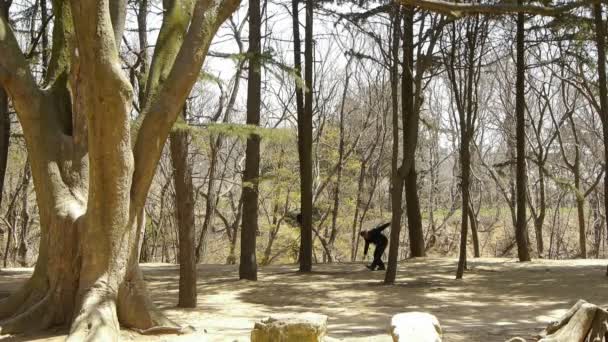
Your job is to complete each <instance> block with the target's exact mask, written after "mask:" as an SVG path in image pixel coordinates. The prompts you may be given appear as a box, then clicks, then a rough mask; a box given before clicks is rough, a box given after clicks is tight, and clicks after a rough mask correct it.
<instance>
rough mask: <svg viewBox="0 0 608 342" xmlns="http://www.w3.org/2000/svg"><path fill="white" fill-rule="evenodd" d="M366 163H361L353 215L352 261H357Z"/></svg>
mask: <svg viewBox="0 0 608 342" xmlns="http://www.w3.org/2000/svg"><path fill="white" fill-rule="evenodd" d="M365 165H366V162H365V161H361V166H360V167H359V180H358V181H357V199H356V200H355V214H354V215H353V226H352V232H351V247H350V261H355V260H357V242H358V241H359V240H358V239H357V221H358V220H359V210H360V209H359V208H360V207H361V194H362V192H363V185H364V182H365V168H366V167H365Z"/></svg>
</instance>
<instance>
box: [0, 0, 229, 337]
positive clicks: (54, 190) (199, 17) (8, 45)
mask: <svg viewBox="0 0 608 342" xmlns="http://www.w3.org/2000/svg"><path fill="white" fill-rule="evenodd" d="M168 2H170V1H168ZM192 4H193V3H192ZM114 6H119V8H118V12H117V11H116V8H114ZM124 6H125V3H124V2H122V1H115V2H109V1H107V0H102V1H94V0H78V1H77V0H73V1H71V7H70V4H69V3H68V2H67V1H66V2H64V3H61V4H60V5H59V6H54V8H53V10H54V11H55V21H54V42H55V44H53V51H52V56H51V60H50V62H49V71H48V75H47V79H48V80H47V82H46V84H48V86H47V87H45V88H44V89H41V88H39V87H38V85H37V84H36V82H35V80H34V77H33V75H32V73H31V72H30V70H29V66H28V63H27V61H26V59H25V57H24V56H23V53H22V52H21V51H20V48H19V45H18V43H17V40H16V39H15V36H14V35H13V33H12V30H11V29H10V27H9V25H8V22H7V20H6V19H5V18H3V17H1V16H0V32H3V34H0V51H2V52H3V53H2V54H0V85H2V86H3V87H5V88H6V89H8V93H9V94H11V98H12V100H13V104H14V107H15V109H16V111H17V114H18V115H19V120H20V123H21V127H22V128H23V133H24V137H25V141H26V146H27V149H28V155H29V158H30V162H31V170H32V178H33V181H34V187H35V189H36V200H37V204H38V208H39V213H40V227H41V235H40V249H39V257H38V262H37V263H36V267H35V269H34V272H33V274H32V277H31V278H30V279H29V280H28V281H27V282H26V284H25V285H24V286H23V287H22V288H21V289H20V290H18V291H16V292H15V293H12V294H11V295H10V296H9V297H8V298H6V299H4V300H3V301H2V302H0V327H1V328H0V333H18V332H23V331H33V330H36V329H43V328H46V327H48V326H51V325H62V324H70V323H71V328H70V336H69V338H68V341H116V340H117V339H118V337H119V328H120V325H119V324H122V325H123V326H125V327H129V328H132V329H136V330H140V331H143V332H152V331H157V328H159V327H162V329H161V330H163V331H173V332H177V331H179V330H180V328H179V327H177V325H176V324H175V323H173V322H171V321H170V320H168V319H167V318H166V317H165V316H163V315H162V314H160V312H159V311H157V310H156V309H155V308H154V305H153V304H152V302H151V300H150V299H149V296H148V294H147V290H146V286H145V283H144V281H143V277H142V274H141V270H140V269H139V266H138V259H139V246H140V244H139V240H140V237H141V234H140V233H141V230H142V228H143V226H144V216H143V208H144V203H145V200H146V196H147V193H148V190H149V188H150V184H151V183H152V180H153V177H154V173H155V169H156V165H157V164H158V161H159V159H160V156H161V154H162V150H163V146H164V143H165V141H166V139H167V137H168V135H169V131H170V129H171V126H172V124H173V122H174V121H175V120H176V118H177V117H178V115H179V113H180V110H181V108H182V106H183V104H184V102H185V100H186V96H187V95H188V93H189V91H190V89H191V88H192V86H193V85H194V83H195V82H196V81H197V79H198V73H199V71H200V69H201V67H202V65H203V62H204V60H205V56H206V54H207V51H208V49H209V46H210V44H211V39H212V38H213V36H214V34H215V32H216V31H217V29H218V28H219V25H220V24H221V23H222V22H223V21H224V20H225V19H226V18H227V17H228V16H229V15H231V13H232V12H234V11H235V10H236V8H237V7H238V2H237V1H231V0H224V1H221V2H215V3H213V4H208V3H204V2H197V5H196V6H195V7H194V9H193V10H191V11H187V12H186V13H188V15H181V16H179V18H180V19H181V20H184V21H185V22H186V24H189V26H188V25H185V26H183V30H182V33H181V35H180V37H176V36H175V35H176V34H179V30H177V31H176V30H169V33H167V30H166V28H164V29H161V33H160V34H159V40H162V39H161V36H163V35H167V36H168V38H169V40H168V41H169V42H172V43H173V45H172V44H169V45H171V46H169V47H167V46H166V45H165V46H163V47H159V48H158V49H159V50H157V51H161V52H169V53H168V55H165V56H164V58H162V59H161V60H162V61H161V62H159V61H158V58H155V59H156V60H157V62H156V63H155V65H156V67H157V69H155V70H158V71H161V72H160V73H162V74H164V75H163V77H160V75H157V77H158V79H157V80H160V79H162V80H163V81H162V82H156V84H162V83H166V86H159V87H155V88H154V89H148V90H149V94H150V96H148V97H147V100H148V103H147V104H146V106H145V107H144V111H143V114H142V116H143V120H142V121H141V125H138V130H137V137H136V139H135V142H134V145H132V144H131V134H132V132H131V118H130V115H131V104H132V93H133V89H132V87H131V84H130V83H129V80H128V79H127V77H126V76H125V75H124V73H123V71H122V67H121V63H120V59H119V54H118V51H119V48H120V46H119V45H118V44H119V42H120V41H121V37H122V32H121V30H120V29H117V28H121V27H123V24H124V23H123V22H122V21H123V20H124V15H122V14H121V13H123V11H126V8H125V7H124ZM177 7H180V9H184V7H183V6H177ZM191 8H192V7H191ZM111 13H117V14H116V15H114V16H111ZM209 13H213V15H209ZM190 18H192V20H190ZM171 20H172V19H171V18H169V16H168V15H166V16H165V18H164V21H171ZM163 26H165V22H164V23H163ZM176 38H178V39H176ZM182 42H183V44H182ZM176 45H177V48H175V47H176ZM172 48H174V49H173V51H168V50H172ZM167 49H168V50H167ZM75 50H77V51H78V55H73V56H72V55H71V54H72V52H73V51H75ZM178 52H179V53H178ZM70 62H71V63H70ZM153 69H154V68H153ZM68 76H69V77H68ZM155 77H156V76H155ZM68 82H69V83H68ZM154 83H155V82H151V84H154ZM68 87H69V88H70V91H68ZM70 102H71V103H70Z"/></svg>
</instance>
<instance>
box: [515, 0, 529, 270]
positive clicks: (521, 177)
mask: <svg viewBox="0 0 608 342" xmlns="http://www.w3.org/2000/svg"><path fill="white" fill-rule="evenodd" d="M517 3H518V4H520V5H521V4H522V3H523V1H522V0H518V1H517ZM516 44H517V63H516V64H517V73H516V74H517V75H516V84H515V87H516V89H515V92H516V95H515V116H516V140H517V169H516V177H515V179H516V187H517V226H516V227H515V239H516V240H517V255H518V257H519V261H530V260H531V259H530V251H529V249H528V238H527V236H528V230H527V224H526V180H527V177H526V176H527V175H526V114H525V107H526V105H525V101H526V99H525V94H524V90H525V89H524V86H525V84H524V82H525V72H526V70H525V68H526V65H525V63H526V62H525V56H524V49H525V46H524V14H523V13H519V14H517V42H516Z"/></svg>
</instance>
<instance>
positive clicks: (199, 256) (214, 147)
mask: <svg viewBox="0 0 608 342" xmlns="http://www.w3.org/2000/svg"><path fill="white" fill-rule="evenodd" d="M219 134H221V133H219ZM209 141H210V144H211V156H210V161H209V179H208V181H207V196H206V197H205V218H204V219H203V226H202V227H201V232H200V235H199V237H198V243H197V245H196V253H195V257H196V262H197V263H200V262H203V260H204V257H205V254H206V247H207V233H208V232H209V226H211V225H212V224H213V220H214V218H215V210H216V208H215V202H216V192H217V191H219V189H216V173H217V167H218V163H219V161H218V158H219V153H220V149H221V147H222V142H223V137H222V136H218V137H217V139H215V138H214V137H211V138H210V139H209Z"/></svg>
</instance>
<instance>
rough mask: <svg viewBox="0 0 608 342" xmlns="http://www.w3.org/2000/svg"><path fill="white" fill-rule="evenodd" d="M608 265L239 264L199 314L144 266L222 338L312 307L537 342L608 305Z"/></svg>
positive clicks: (17, 273) (208, 275)
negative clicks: (381, 268)
mask: <svg viewBox="0 0 608 342" xmlns="http://www.w3.org/2000/svg"><path fill="white" fill-rule="evenodd" d="M605 263H606V261H604V260H568V261H545V260H540V261H534V262H531V263H524V264H522V263H517V262H515V261H513V260H507V259H478V260H471V261H469V270H468V271H467V273H466V274H465V279H464V280H454V271H455V266H456V261H455V260H452V259H437V258H422V259H412V260H408V261H404V262H402V263H400V267H399V273H398V278H397V281H396V283H395V284H394V285H383V284H382V280H383V278H384V272H370V271H368V270H367V269H365V268H364V267H363V265H362V264H359V263H346V264H333V265H317V266H315V267H314V270H315V271H314V272H312V273H310V274H300V273H298V272H297V267H296V266H294V265H284V266H268V267H264V268H261V269H260V273H259V277H258V279H259V280H258V281H257V282H250V281H239V280H237V279H238V268H237V266H226V265H200V266H199V267H198V272H199V284H198V294H199V300H198V303H199V305H198V307H197V308H196V309H177V308H175V303H176V302H177V291H178V274H179V272H178V268H177V267H176V266H172V265H165V264H160V265H159V264H146V265H142V268H143V271H144V275H145V278H146V281H147V282H148V285H149V288H150V290H151V293H152V297H153V300H154V301H155V302H156V304H157V305H158V306H159V307H160V308H161V309H162V310H163V311H164V312H165V313H167V314H168V315H169V316H170V317H171V318H173V319H174V320H176V321H177V322H179V323H182V324H189V325H192V326H194V327H195V328H196V329H197V330H198V331H199V332H201V333H205V335H206V336H207V337H208V338H209V340H212V341H215V340H217V341H234V340H238V341H247V340H248V336H249V332H250V330H251V328H252V327H253V323H254V322H255V321H256V320H259V319H261V318H263V317H265V316H268V315H271V314H284V313H291V312H306V311H312V312H317V313H323V314H326V315H328V316H329V329H328V330H329V335H330V336H331V337H334V338H337V339H341V340H347V341H351V340H352V341H357V340H358V341H368V340H373V341H390V340H391V339H390V336H389V335H388V334H387V331H388V324H389V321H390V317H391V316H392V315H394V314H396V313H399V312H405V311H426V312H430V313H432V314H434V315H436V316H437V317H438V318H439V321H440V322H441V325H442V327H443V328H444V333H445V335H444V341H448V342H449V341H505V340H507V339H509V338H511V337H514V336H522V337H525V338H527V339H529V340H534V336H535V335H536V333H538V332H539V331H540V330H541V329H542V328H544V326H545V325H546V324H547V323H548V322H549V321H551V320H552V319H555V318H557V317H559V315H561V314H562V313H563V312H565V311H566V310H567V309H568V308H569V307H570V306H571V305H572V304H574V303H575V302H576V300H578V299H579V298H583V299H585V300H587V301H589V302H592V303H595V304H598V305H601V306H607V305H608V298H607V297H606V296H605V293H606V291H607V290H608V281H607V279H606V277H605V276H604V269H605V268H604V267H605ZM28 276H29V271H28V270H24V269H14V270H4V271H1V273H0V296H2V294H3V293H8V292H10V291H13V290H14V289H16V288H17V287H18V286H19V284H20V283H21V282H23V280H24V279H26V278H27V277H28ZM55 334H56V335H57V333H55ZM46 337H47V338H51V340H54V339H52V336H49V335H46ZM18 338H21V339H20V340H19V339H14V338H13V339H11V340H14V341H24V339H23V337H18ZM39 338H40V340H44V341H50V340H48V339H44V336H40V337H39ZM57 338H58V337H57ZM123 338H125V339H126V340H150V337H146V338H145V339H141V337H138V336H136V335H135V334H132V333H124V334H123ZM156 339H157V340H165V339H170V338H169V337H156Z"/></svg>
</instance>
